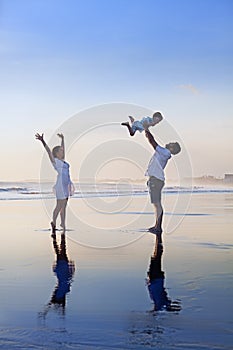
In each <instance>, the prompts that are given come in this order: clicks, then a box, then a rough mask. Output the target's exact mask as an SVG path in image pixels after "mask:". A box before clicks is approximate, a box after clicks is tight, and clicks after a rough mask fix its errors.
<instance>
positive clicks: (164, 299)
mask: <svg viewBox="0 0 233 350" xmlns="http://www.w3.org/2000/svg"><path fill="white" fill-rule="evenodd" d="M162 254H163V246H162V243H161V240H160V239H159V238H158V236H157V235H156V242H155V250H154V254H153V256H152V257H151V261H150V267H149V271H148V273H147V274H148V290H149V294H150V298H151V300H152V301H153V303H154V311H159V310H163V309H166V310H167V311H180V310H181V306H180V304H179V303H178V302H172V301H171V300H170V299H169V298H168V295H167V292H166V290H165V288H164V280H165V275H164V271H162V267H161V259H162Z"/></svg>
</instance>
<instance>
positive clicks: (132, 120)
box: [129, 115, 135, 124]
mask: <svg viewBox="0 0 233 350" xmlns="http://www.w3.org/2000/svg"><path fill="white" fill-rule="evenodd" d="M129 120H130V121H131V123H132V124H133V122H134V120H135V119H134V118H133V117H131V115H129Z"/></svg>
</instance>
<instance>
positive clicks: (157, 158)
mask: <svg viewBox="0 0 233 350" xmlns="http://www.w3.org/2000/svg"><path fill="white" fill-rule="evenodd" d="M145 135H146V137H147V139H148V141H149V143H150V144H151V145H152V147H153V148H154V150H155V153H154V154H153V156H152V158H151V160H150V162H149V165H148V168H147V171H146V175H147V176H149V180H148V187H149V193H150V199H151V203H152V204H153V205H154V207H155V212H156V221H155V225H154V226H152V227H150V228H149V229H148V231H149V232H152V233H160V234H161V233H162V219H163V207H162V204H161V192H162V188H163V187H164V181H165V176H164V168H165V166H166V165H167V162H168V160H169V159H170V158H171V155H172V154H173V155H174V154H178V153H179V152H180V151H181V148H180V145H179V143H178V142H170V143H168V144H167V145H166V146H165V147H161V146H160V145H159V144H158V143H157V142H156V141H155V139H154V137H153V135H152V134H151V133H150V131H149V130H146V131H145Z"/></svg>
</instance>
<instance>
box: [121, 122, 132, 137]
mask: <svg viewBox="0 0 233 350" xmlns="http://www.w3.org/2000/svg"><path fill="white" fill-rule="evenodd" d="M121 125H124V126H127V128H128V130H129V134H130V136H133V135H134V134H135V131H133V129H132V128H131V126H130V125H129V123H128V122H125V123H121Z"/></svg>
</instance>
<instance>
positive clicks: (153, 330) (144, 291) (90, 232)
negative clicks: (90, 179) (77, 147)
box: [0, 193, 233, 350]
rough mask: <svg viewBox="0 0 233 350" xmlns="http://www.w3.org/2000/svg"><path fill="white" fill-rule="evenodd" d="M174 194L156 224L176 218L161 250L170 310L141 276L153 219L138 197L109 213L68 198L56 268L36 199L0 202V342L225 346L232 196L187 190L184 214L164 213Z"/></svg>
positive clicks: (230, 337)
mask: <svg viewBox="0 0 233 350" xmlns="http://www.w3.org/2000/svg"><path fill="white" fill-rule="evenodd" d="M174 200H175V197H169V198H168V197H167V198H166V199H165V201H164V202H165V203H164V204H165V218H164V219H165V221H164V225H165V226H166V224H167V223H168V221H169V220H170V217H171V216H172V215H176V216H177V217H179V216H180V217H181V216H182V218H183V217H184V220H183V221H182V222H179V224H178V226H177V227H176V228H175V229H174V230H173V231H172V232H170V234H168V233H166V232H164V235H163V243H164V244H163V246H164V251H163V254H162V257H161V259H162V270H163V271H164V273H165V280H164V285H165V287H166V292H167V294H168V296H169V298H170V299H171V300H172V301H177V305H178V304H179V305H180V307H181V310H180V311H178V310H176V311H175V310H173V312H172V311H170V312H169V311H166V310H161V311H156V312H155V311H154V312H153V311H152V310H153V303H152V300H151V299H150V297H149V293H148V288H147V284H146V282H145V279H146V277H147V271H148V269H149V265H150V261H151V255H152V254H153V252H154V249H155V243H156V239H155V236H154V235H153V234H150V233H146V232H145V231H144V228H145V227H148V226H150V225H152V224H153V211H152V208H151V206H150V204H149V203H146V204H145V198H144V197H140V198H137V200H136V201H135V200H133V201H131V202H130V203H129V204H127V207H126V208H125V209H124V210H122V211H121V212H118V213H117V212H113V213H111V214H109V213H108V215H105V214H104V213H103V212H102V213H101V212H98V211H93V210H91V208H90V207H89V206H86V203H83V202H82V201H81V200H80V199H74V200H72V201H70V211H71V213H68V218H67V221H68V224H69V225H68V229H69V230H68V231H67V234H66V241H65V243H66V246H65V249H66V254H67V257H68V260H69V264H68V265H65V266H64V264H63V265H62V267H61V266H60V267H58V265H57V256H56V252H55V250H54V248H55V247H56V245H55V242H54V240H53V238H52V237H51V236H50V231H49V227H48V222H49V217H48V215H47V212H46V210H45V209H46V208H45V207H44V206H43V203H42V202H40V201H28V200H23V201H10V202H5V201H4V202H1V203H0V206H1V208H0V209H1V210H0V216H1V228H2V229H1V242H2V244H1V254H0V279H1V291H0V303H1V314H0V325H1V331H0V348H1V349H8V350H9V349H101V350H103V349H151V348H157V349H177V350H178V349H231V348H232V345H233V332H232V329H233V327H232V260H233V259H232V252H233V250H232V248H233V239H232V232H233V230H232V229H233V215H232V214H233V195H232V194H231V193H217V194H216V193H209V194H195V195H193V196H192V198H191V203H190V206H189V209H188V211H187V212H186V213H184V212H183V213H182V212H181V211H179V210H178V209H177V210H176V211H175V212H173V211H174V210H173V208H174ZM73 213H79V214H78V215H79V217H78V220H75V215H73ZM138 213H139V214H138ZM184 214H185V215H184ZM139 215H140V220H137V219H135V216H139ZM80 222H81V224H80ZM88 223H89V224H88ZM56 236H57V239H56V241H57V244H58V248H60V243H61V232H60V231H58V232H57V235H56ZM63 243H64V242H63ZM63 249H64V246H63ZM63 253H64V252H63ZM54 264H55V265H54ZM56 266H57V270H56V271H57V275H56V272H55V273H54V271H53V269H56ZM60 268H61V269H63V270H60ZM74 268H75V271H74ZM61 271H63V272H62V273H61ZM64 271H65V272H64ZM59 273H60V274H61V275H62V276H63V275H64V274H63V273H65V274H66V276H68V277H67V278H66V279H65V280H64V279H62V277H61V275H59ZM59 276H60V286H59V290H57V288H56V287H57V281H58V277H59ZM59 292H60V293H61V294H62V293H63V296H64V295H65V298H63V299H62V302H61V299H60V305H58V303H54V302H52V300H53V301H54V295H55V293H59ZM62 303H63V306H62Z"/></svg>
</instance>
